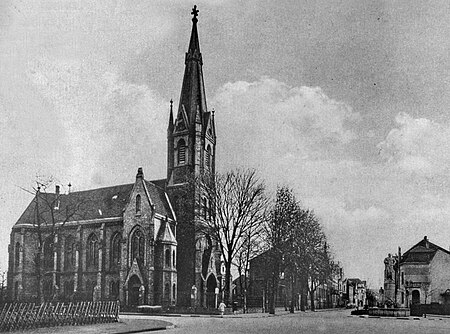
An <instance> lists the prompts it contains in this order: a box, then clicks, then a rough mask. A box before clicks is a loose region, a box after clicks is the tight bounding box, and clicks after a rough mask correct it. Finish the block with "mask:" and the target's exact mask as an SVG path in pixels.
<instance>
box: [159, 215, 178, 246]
mask: <svg viewBox="0 0 450 334" xmlns="http://www.w3.org/2000/svg"><path fill="white" fill-rule="evenodd" d="M156 241H160V242H164V243H175V244H176V243H177V240H176V239H175V236H174V235H173V233H172V229H171V228H170V225H169V224H168V223H167V221H166V220H164V221H163V222H161V226H160V227H159V231H158V234H157V235H156Z"/></svg>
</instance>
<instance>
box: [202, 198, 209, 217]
mask: <svg viewBox="0 0 450 334" xmlns="http://www.w3.org/2000/svg"><path fill="white" fill-rule="evenodd" d="M202 204H203V218H204V219H206V218H207V215H208V200H207V199H206V198H204V197H203V203H202Z"/></svg>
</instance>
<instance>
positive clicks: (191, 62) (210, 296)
mask: <svg viewBox="0 0 450 334" xmlns="http://www.w3.org/2000/svg"><path fill="white" fill-rule="evenodd" d="M192 15H193V19H192V22H193V24H192V31H191V37H190V42H189V47H188V52H187V53H186V56H185V72H184V78H183V84H182V90H181V95H180V102H179V107H178V111H177V114H176V117H174V114H173V103H172V101H171V103H170V112H169V124H168V128H167V179H162V180H153V181H150V180H146V179H145V178H144V173H143V170H142V168H139V169H138V172H137V175H136V179H135V181H134V183H130V184H125V185H117V186H111V187H106V188H101V189H92V190H87V191H80V192H69V193H67V194H63V193H60V191H59V187H58V186H57V187H56V189H55V192H54V193H50V192H48V191H47V189H44V188H40V189H39V188H38V190H37V192H36V196H35V198H34V199H33V200H32V202H31V203H30V204H29V206H28V207H27V208H26V210H25V211H24V213H23V214H22V216H21V217H20V218H19V220H18V221H17V222H16V224H15V225H14V226H13V228H12V231H11V236H10V245H9V268H8V297H9V299H10V300H14V301H36V300H37V299H41V300H55V299H57V300H74V299H77V298H79V299H83V300H86V299H87V300H104V299H108V300H120V302H121V303H122V304H123V305H142V304H149V305H165V306H169V305H175V304H177V305H184V306H203V307H208V306H210V307H212V306H214V299H215V297H216V296H215V293H216V292H217V289H216V288H217V287H218V286H219V282H220V253H219V252H218V250H217V248H216V245H215V243H214V241H213V240H212V239H211V238H209V237H208V235H206V234H205V233H204V232H202V233H200V232H199V231H204V230H205V229H202V228H201V227H202V226H204V224H205V223H206V222H207V221H208V220H209V219H212V216H213V214H214V213H213V210H212V209H213V208H211V206H210V205H209V203H208V201H207V196H203V194H201V192H200V190H199V187H198V186H196V184H195V182H194V183H193V182H192V181H193V180H195V179H197V178H198V177H199V176H200V175H205V174H207V175H212V174H213V173H214V171H215V157H216V154H215V152H216V134H215V124H214V113H213V112H210V111H208V110H207V106H206V96H205V87H204V81H203V73H202V65H203V60H202V54H201V53H200V44H199V38H198V31H197V23H198V19H197V16H198V10H197V8H196V6H194V9H193V11H192Z"/></svg>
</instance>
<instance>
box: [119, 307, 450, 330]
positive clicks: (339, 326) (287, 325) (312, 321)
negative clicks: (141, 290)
mask: <svg viewBox="0 0 450 334" xmlns="http://www.w3.org/2000/svg"><path fill="white" fill-rule="evenodd" d="M145 317H148V318H149V319H152V320H164V321H168V322H171V323H173V324H174V325H175V328H173V329H168V330H167V333H168V334H169V333H173V334H175V333H207V334H211V333H226V334H229V333H246V334H250V333H258V334H264V333H277V334H282V333H308V334H309V333H355V334H360V333H370V334H377V333H383V334H385V333H396V334H398V333H408V334H419V333H420V334H422V333H450V318H444V319H442V320H440V319H439V318H420V320H412V318H410V319H411V320H407V319H396V318H361V317H358V316H350V311H349V310H338V311H334V310H333V311H325V312H308V313H300V312H298V313H295V314H282V315H276V316H270V317H269V316H266V315H262V314H248V315H244V316H242V317H238V316H225V317H224V318H219V317H206V316H205V317H203V316H202V317H187V316H182V317H180V316H178V317H166V316H136V315H124V316H122V317H121V318H123V319H127V320H128V319H130V318H139V319H142V318H145Z"/></svg>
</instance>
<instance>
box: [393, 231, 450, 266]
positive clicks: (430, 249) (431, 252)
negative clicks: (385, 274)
mask: <svg viewBox="0 0 450 334" xmlns="http://www.w3.org/2000/svg"><path fill="white" fill-rule="evenodd" d="M438 250H440V251H443V252H444V253H447V254H450V252H449V251H448V250H446V249H444V248H442V247H439V246H438V245H436V244H433V243H432V242H430V241H429V240H428V239H427V237H424V238H423V239H422V240H421V241H419V242H418V243H417V244H415V245H414V246H412V247H411V248H410V249H409V250H408V251H406V252H405V253H404V254H403V255H402V258H401V260H400V263H411V262H415V263H417V262H418V263H430V262H431V260H432V259H433V257H434V256H435V255H436V253H437V251H438Z"/></svg>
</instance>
